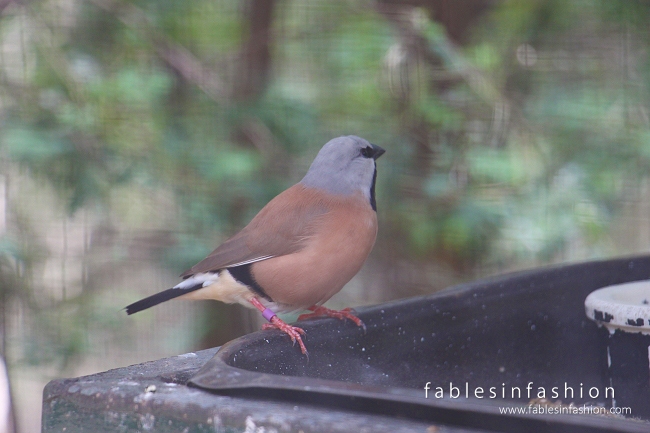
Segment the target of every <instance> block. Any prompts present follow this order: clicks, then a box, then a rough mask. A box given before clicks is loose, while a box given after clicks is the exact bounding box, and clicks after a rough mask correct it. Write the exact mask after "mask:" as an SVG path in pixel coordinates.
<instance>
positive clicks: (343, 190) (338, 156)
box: [300, 135, 385, 209]
mask: <svg viewBox="0 0 650 433" xmlns="http://www.w3.org/2000/svg"><path fill="white" fill-rule="evenodd" d="M384 152H385V151H384V149H382V148H381V147H379V146H377V145H374V144H372V143H370V142H368V141H367V140H364V139H363V138H361V137H357V136H356V135H348V136H344V137H338V138H335V139H333V140H330V141H328V142H327V143H326V144H325V146H323V148H322V149H321V150H320V152H318V155H316V159H314V162H312V164H311V167H309V171H307V174H306V175H305V177H304V178H303V179H302V180H301V181H300V183H302V184H303V185H305V186H308V187H311V188H319V189H323V190H325V191H327V192H330V193H333V194H343V195H351V194H354V193H356V192H358V191H361V192H363V194H364V195H365V196H366V197H367V198H368V200H369V201H370V204H371V205H372V207H373V209H376V206H375V179H376V177H377V167H376V164H375V160H376V159H377V158H379V157H380V156H381V155H382V154H383V153H384Z"/></svg>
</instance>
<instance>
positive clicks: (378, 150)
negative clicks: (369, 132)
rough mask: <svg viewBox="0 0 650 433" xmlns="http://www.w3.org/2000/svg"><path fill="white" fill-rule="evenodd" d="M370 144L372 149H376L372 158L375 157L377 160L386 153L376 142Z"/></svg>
mask: <svg viewBox="0 0 650 433" xmlns="http://www.w3.org/2000/svg"><path fill="white" fill-rule="evenodd" d="M370 145H371V146H372V150H373V151H374V153H373V154H372V158H373V159H374V160H375V161H376V160H377V158H379V157H380V156H382V155H383V154H384V152H386V151H385V150H384V149H382V148H381V147H379V146H377V145H376V144H372V143H370Z"/></svg>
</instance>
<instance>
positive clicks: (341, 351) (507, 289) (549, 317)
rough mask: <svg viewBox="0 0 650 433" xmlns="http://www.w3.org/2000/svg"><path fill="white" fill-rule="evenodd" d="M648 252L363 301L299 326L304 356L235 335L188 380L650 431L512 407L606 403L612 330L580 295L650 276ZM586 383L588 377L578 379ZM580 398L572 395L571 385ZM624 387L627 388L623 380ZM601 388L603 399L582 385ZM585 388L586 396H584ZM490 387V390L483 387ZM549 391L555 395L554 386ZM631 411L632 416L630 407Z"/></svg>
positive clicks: (373, 404) (483, 418)
mask: <svg viewBox="0 0 650 433" xmlns="http://www.w3.org/2000/svg"><path fill="white" fill-rule="evenodd" d="M649 277H650V258H649V257H636V258H629V259H618V260H610V261H602V262H590V263H583V264H577V265H571V266H563V267H556V268H548V269H540V270H534V271H529V272H521V273H517V274H511V275H506V276H503V277H498V278H493V279H490V280H485V281H478V282H475V283H472V284H467V285H462V286H457V287H454V288H451V289H448V290H445V291H443V292H440V293H437V294H434V295H431V296H426V297H420V298H413V299H408V300H404V301H398V302H393V303H389V304H384V305H379V306H375V307H371V308H365V309H361V310H359V311H358V312H359V317H360V318H361V319H362V320H363V321H364V322H365V323H366V325H367V333H365V334H364V333H363V331H362V330H361V329H359V328H357V327H356V326H354V325H353V324H351V323H343V322H340V321H338V320H335V319H318V320H311V321H306V322H301V323H303V325H301V326H303V327H304V329H305V330H306V331H307V338H306V340H305V342H306V345H307V348H308V350H309V359H307V358H306V357H304V356H303V355H301V354H300V351H299V350H298V348H297V347H292V345H291V343H290V341H289V339H288V337H286V336H285V335H283V334H282V333H280V332H279V331H277V332H276V331H264V332H257V333H254V334H250V335H247V336H245V337H242V338H240V339H237V340H234V341H232V342H230V343H228V344H227V345H225V346H223V348H222V349H221V350H220V351H219V352H218V353H217V354H216V355H215V357H214V358H213V359H212V360H210V361H209V362H208V363H207V364H206V365H205V366H204V367H203V368H202V369H201V370H200V371H199V373H197V374H196V375H195V376H194V377H193V378H192V379H191V381H190V382H191V384H193V385H195V386H198V387H201V388H204V389H208V390H211V391H213V392H218V393H220V394H227V395H237V396H250V397H251V398H256V399H265V398H266V399H273V400H275V401H277V400H284V401H300V402H311V403H314V404H318V405H321V406H324V407H338V408H341V407H343V408H347V409H349V410H356V411H361V412H372V413H382V414H385V415H391V416H401V417H407V418H411V419H418V420H429V421H432V422H441V423H445V424H448V425H455V426H463V427H471V428H477V429H481V430H483V431H540V432H541V431H567V432H581V431H584V432H596V431H620V432H624V431H625V432H632V431H650V423H647V422H645V421H643V420H634V419H623V418H618V417H611V416H595V415H536V414H519V415H505V414H501V413H500V411H499V406H504V405H505V406H507V405H511V406H518V407H521V405H522V404H526V403H528V402H529V400H530V398H528V396H527V395H526V386H527V384H528V383H529V382H532V389H533V395H531V398H534V397H537V396H536V395H535V394H534V393H535V392H536V390H537V389H538V388H539V387H542V388H544V389H545V390H546V392H547V393H549V394H550V391H551V389H552V388H553V387H558V388H559V392H560V393H561V395H560V400H562V401H563V404H564V405H568V404H569V403H573V404H575V405H582V404H585V403H588V404H593V403H596V404H601V405H610V404H611V401H610V399H606V398H605V397H604V395H603V393H604V389H605V387H607V386H609V379H608V373H607V368H608V367H607V349H606V345H607V338H608V334H607V331H606V330H604V329H600V328H598V326H597V325H596V324H595V323H593V322H592V321H590V320H589V319H587V318H586V316H585V313H584V299H585V297H586V296H587V295H588V294H589V293H590V292H591V291H593V290H595V289H597V288H600V287H604V286H607V285H611V284H618V283H624V282H628V281H636V280H641V279H648V278H649ZM427 382H431V386H430V387H431V389H432V390H435V388H436V387H438V386H440V387H443V388H444V389H445V393H448V391H449V387H450V384H453V386H456V387H458V388H459V389H461V391H463V392H464V388H465V383H468V385H469V389H470V392H471V391H472V390H474V389H476V388H477V387H482V388H483V389H484V390H487V389H489V388H490V387H495V389H496V390H497V392H498V393H500V392H501V390H502V387H505V390H506V392H507V393H509V392H510V391H511V389H512V387H519V388H520V389H521V390H522V393H523V395H522V398H520V399H516V398H515V399H511V398H506V399H502V398H501V396H500V395H499V398H496V399H488V398H483V399H477V398H469V399H468V398H464V396H461V397H460V398H457V399H452V398H449V396H448V395H447V397H445V398H442V399H441V398H435V397H433V392H432V391H430V394H429V398H428V399H425V395H424V385H425V383H427ZM581 384H582V385H581ZM566 386H568V387H571V388H573V390H574V397H573V398H565V395H564V388H565V387H566ZM619 386H620V385H619ZM591 387H596V388H597V389H599V390H600V391H601V392H600V395H599V397H598V398H595V399H594V398H590V397H589V396H588V395H587V391H588V390H589V388H591ZM581 388H582V390H583V396H582V398H581V397H580V396H579V392H580V389H581ZM485 395H487V391H486V393H485ZM547 397H551V395H547ZM632 415H633V416H634V413H633V414H632Z"/></svg>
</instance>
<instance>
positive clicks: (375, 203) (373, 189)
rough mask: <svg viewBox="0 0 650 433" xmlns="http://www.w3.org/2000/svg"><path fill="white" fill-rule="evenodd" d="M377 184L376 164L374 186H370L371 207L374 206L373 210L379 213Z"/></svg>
mask: <svg viewBox="0 0 650 433" xmlns="http://www.w3.org/2000/svg"><path fill="white" fill-rule="evenodd" d="M375 182H377V164H375V172H374V173H373V174H372V185H370V206H372V210H374V211H375V212H377V201H376V200H375Z"/></svg>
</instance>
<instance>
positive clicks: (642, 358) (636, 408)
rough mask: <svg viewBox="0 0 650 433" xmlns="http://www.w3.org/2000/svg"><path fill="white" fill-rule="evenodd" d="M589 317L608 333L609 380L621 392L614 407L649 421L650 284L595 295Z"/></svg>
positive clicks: (589, 300) (588, 304) (587, 308)
mask: <svg viewBox="0 0 650 433" xmlns="http://www.w3.org/2000/svg"><path fill="white" fill-rule="evenodd" d="M585 311H586V313H587V317H589V318H590V319H592V320H594V321H595V322H597V323H599V324H600V325H601V326H603V327H604V328H605V329H607V330H608V331H609V333H608V335H607V360H608V367H609V374H608V378H609V380H610V384H611V385H612V387H614V388H615V389H617V390H618V393H617V395H616V398H614V399H612V404H613V405H614V406H616V407H621V408H623V407H630V408H631V409H632V411H633V413H634V414H635V415H636V416H639V417H643V418H645V419H649V418H650V281H638V282H632V283H625V284H617V285H614V286H609V287H605V288H602V289H599V290H596V291H595V292H592V293H591V294H590V295H589V296H588V297H587V299H586V301H585Z"/></svg>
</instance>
